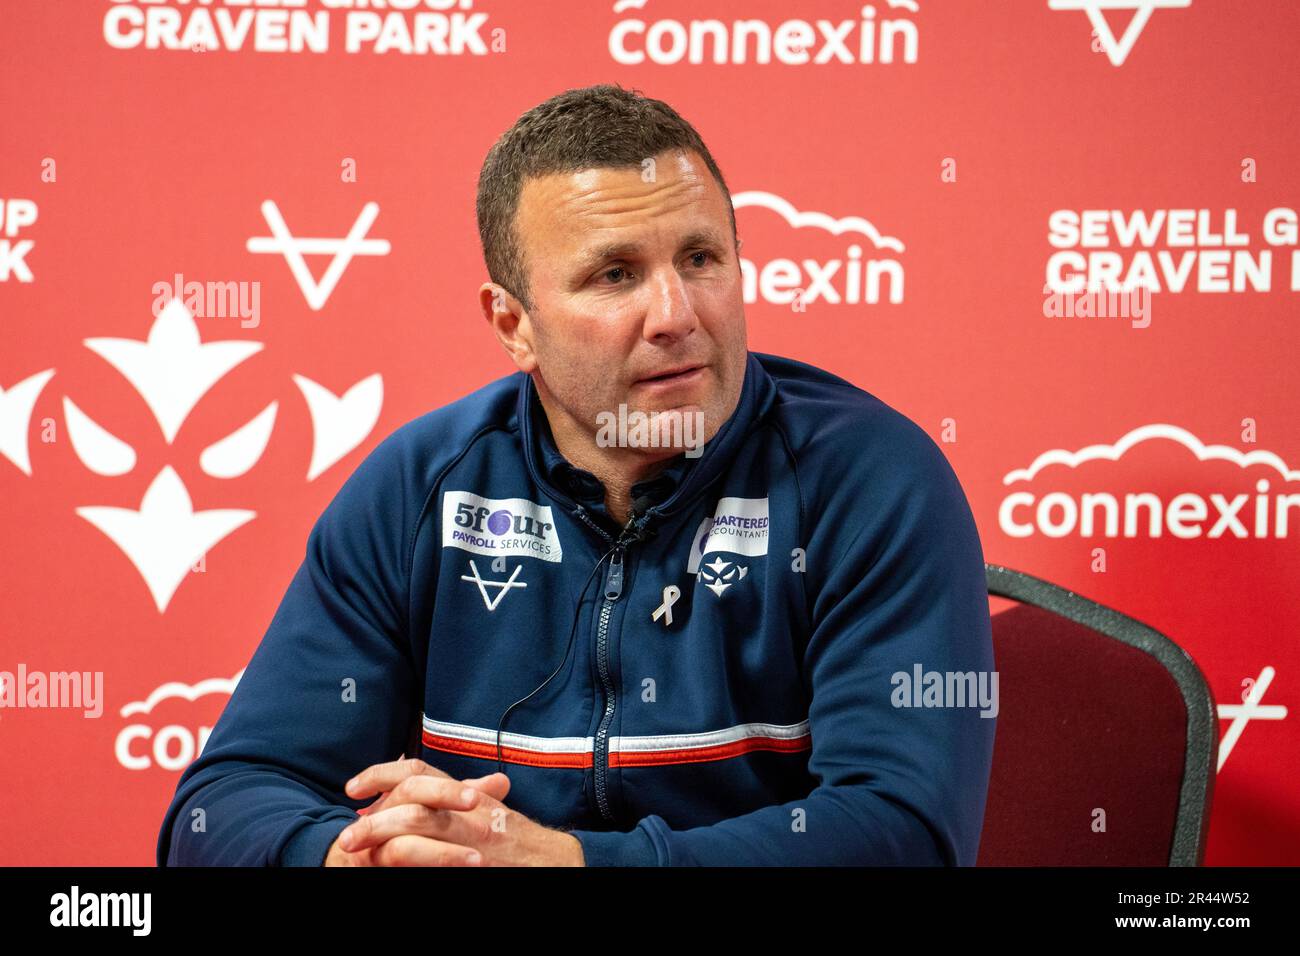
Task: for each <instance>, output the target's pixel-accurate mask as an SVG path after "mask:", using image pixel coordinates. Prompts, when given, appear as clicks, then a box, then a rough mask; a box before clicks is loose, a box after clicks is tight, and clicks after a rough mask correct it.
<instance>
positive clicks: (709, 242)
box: [576, 229, 726, 271]
mask: <svg viewBox="0 0 1300 956" xmlns="http://www.w3.org/2000/svg"><path fill="white" fill-rule="evenodd" d="M693 246H706V247H709V248H714V249H726V244H725V243H723V242H721V241H720V240H719V238H718V234H717V233H716V232H714V231H713V230H712V229H697V230H695V231H694V232H690V233H687V234H686V235H685V236H683V237H682V241H681V243H680V245H679V246H678V251H679V252H682V251H685V250H686V249H689V248H691V247H693ZM640 251H641V244H640V243H636V242H613V243H606V244H605V245H603V246H597V247H596V248H594V249H591V250H590V251H588V252H585V253H583V254H582V256H581V257H580V258H579V260H578V265H577V266H576V268H577V269H578V271H585V270H588V269H594V268H596V266H598V265H600V264H601V263H602V262H607V261H609V260H610V259H622V258H624V257H625V256H632V255H636V254H637V253H638V252H640Z"/></svg>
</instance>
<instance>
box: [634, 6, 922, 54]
mask: <svg viewBox="0 0 1300 956" xmlns="http://www.w3.org/2000/svg"><path fill="white" fill-rule="evenodd" d="M652 2H653V0H617V2H616V3H615V4H614V13H616V14H618V15H619V16H621V17H623V19H621V20H619V21H618V22H617V23H616V24H615V25H614V27H613V29H611V30H610V31H609V55H610V56H611V57H612V58H613V60H614V62H615V63H621V64H623V65H624V66H634V65H636V64H638V63H645V62H646V61H647V60H649V61H650V62H651V63H658V64H659V65H661V66H669V65H673V64H677V63H688V64H691V65H699V64H702V63H709V64H715V65H718V66H723V65H731V64H741V63H755V64H758V65H760V66H768V65H770V64H772V63H776V64H779V65H781V66H823V65H825V64H827V63H850V64H854V63H856V64H872V63H885V64H889V63H894V62H902V63H915V62H916V56H917V47H918V46H919V45H920V35H919V31H918V29H917V25H916V23H915V22H913V21H912V20H910V19H905V17H906V16H908V15H910V14H915V13H919V12H920V10H921V8H920V6H919V5H918V4H917V2H916V0H885V2H886V3H887V4H888V5H889V8H888V10H886V11H885V14H886V15H885V16H880V15H879V12H878V10H877V8H876V5H875V4H871V3H867V4H862V5H861V6H858V5H857V4H849V5H848V8H849V9H854V8H856V9H854V12H855V13H857V14H858V19H856V20H851V19H843V18H840V19H835V20H828V19H824V18H818V19H813V20H804V19H802V18H791V19H787V20H780V21H776V22H772V21H770V20H766V19H763V18H762V17H759V16H752V15H750V16H746V14H752V13H753V12H754V11H752V10H746V9H744V7H745V5H744V4H739V3H736V2H735V0H727V2H726V3H725V4H724V3H716V2H715V3H712V4H697V5H696V6H705V7H711V8H712V9H706V10H705V11H704V12H705V14H706V17H705V18H703V19H699V20H689V21H687V22H685V23H683V22H682V21H681V20H673V19H670V18H666V17H655V16H654V15H653V10H651V12H650V14H649V18H647V14H646V9H647V7H651V5H652ZM821 5H822V6H823V7H824V8H825V9H826V12H828V13H831V12H834V13H838V12H839V10H836V9H835V8H836V7H837V6H838V7H839V9H840V10H842V9H844V6H843V5H842V4H835V3H833V2H827V0H821ZM801 6H803V7H804V8H805V9H801V10H800V11H799V12H800V13H805V12H807V9H806V8H807V7H810V6H812V4H803V5H801ZM737 8H739V9H737ZM724 12H725V14H726V15H727V16H734V15H735V14H736V13H740V14H741V15H740V17H738V18H736V19H732V20H730V21H727V20H723V19H722V17H721V16H708V14H713V13H717V14H723V13H724ZM900 13H901V14H902V16H899V14H900Z"/></svg>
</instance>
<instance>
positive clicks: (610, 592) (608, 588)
mask: <svg viewBox="0 0 1300 956" xmlns="http://www.w3.org/2000/svg"><path fill="white" fill-rule="evenodd" d="M622 594H623V546H622V545H619V546H618V547H617V548H615V549H614V559H613V560H612V561H611V562H610V564H609V577H607V578H606V579H605V600H606V601H617V600H618V599H619V597H620V596H621V595H622Z"/></svg>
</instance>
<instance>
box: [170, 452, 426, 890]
mask: <svg viewBox="0 0 1300 956" xmlns="http://www.w3.org/2000/svg"><path fill="white" fill-rule="evenodd" d="M400 468H401V463H400V458H399V456H398V455H397V454H396V449H395V447H394V443H393V441H392V440H391V437H390V439H389V440H387V441H385V442H383V443H381V444H380V446H379V447H378V448H376V449H375V451H374V452H372V453H371V455H370V456H369V457H368V458H367V459H366V460H365V461H363V462H362V463H361V465H360V466H358V468H357V470H356V472H355V473H354V474H353V475H352V477H351V478H349V479H348V481H347V482H346V483H345V484H344V486H343V488H342V489H341V490H340V491H339V493H338V494H337V495H336V497H335V498H334V500H333V501H332V502H331V503H330V505H329V506H328V507H327V508H326V510H325V511H324V513H323V514H322V515H321V516H320V518H319V519H318V520H317V522H316V524H315V525H314V527H313V528H312V531H311V534H310V535H309V537H308V541H307V549H306V556H305V558H304V560H303V562H302V564H301V566H300V567H299V568H298V570H297V573H296V574H295V575H294V577H293V580H292V581H291V583H290V584H289V588H288V590H287V592H286V593H285V595H284V597H283V599H282V600H281V603H280V606H279V608H278V610H277V611H276V613H275V616H274V618H273V619H272V621H271V624H270V627H269V628H268V630H267V631H266V634H265V636H264V637H263V638H262V642H261V644H260V645H259V646H258V648H257V650H256V652H255V653H254V654H253V657H252V660H251V661H250V662H249V664H248V666H247V668H246V669H245V671H244V674H243V677H242V678H241V679H240V681H239V683H238V685H237V686H236V687H235V690H234V693H233V694H232V696H231V698H230V701H229V702H228V703H227V705H226V708H225V710H224V711H223V712H222V714H221V717H220V718H219V719H218V721H217V724H216V726H215V727H214V728H213V731H212V734H211V736H210V737H209V738H208V741H207V744H206V746H205V747H204V748H203V752H202V753H201V754H200V756H199V757H198V759H197V760H195V761H194V762H193V763H191V764H190V765H189V767H187V768H186V770H185V772H184V773H183V774H182V776H181V778H180V781H179V783H178V785H177V789H176V794H175V796H174V797H173V799H172V802H171V805H170V806H169V807H168V809H167V812H166V815H165V817H164V819H163V823H162V829H161V831H160V833H159V837H158V846H157V861H158V865H159V866H194V865H198V866H297V865H301V866H319V865H321V864H322V863H323V862H324V858H325V853H326V851H327V850H328V848H329V846H330V844H331V843H333V842H334V839H335V838H336V837H337V836H338V834H339V832H340V831H341V830H342V829H343V828H344V827H345V826H347V824H348V823H350V822H351V821H352V820H355V819H357V816H358V814H357V812H356V811H357V810H358V809H360V808H361V807H362V806H364V804H365V803H367V802H369V801H364V802H363V801H356V800H352V799H351V798H349V797H348V796H347V795H346V794H344V792H343V786H344V784H345V783H346V782H347V781H348V780H349V779H350V778H351V777H353V776H354V775H355V774H356V773H358V772H359V771H360V770H362V769H364V768H365V767H366V766H368V765H370V764H372V763H377V762H381V761H384V760H392V759H395V758H396V757H398V756H400V755H401V753H402V750H403V748H404V747H405V746H406V744H407V740H408V734H409V732H410V729H411V728H412V727H413V726H414V721H415V718H416V715H415V709H416V699H415V692H414V687H415V683H414V673H415V670H414V666H413V664H412V659H411V655H410V651H409V644H408V642H407V639H406V631H407V622H406V608H407V598H406V594H407V585H406V576H405V572H404V569H403V565H404V561H405V555H404V553H403V544H404V542H405V539H406V535H405V534H404V533H403V532H404V527H405V518H406V513H405V502H406V501H407V500H408V498H407V494H406V493H404V488H403V484H402V475H401V471H400Z"/></svg>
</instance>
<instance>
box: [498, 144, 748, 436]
mask: <svg viewBox="0 0 1300 956" xmlns="http://www.w3.org/2000/svg"><path fill="white" fill-rule="evenodd" d="M516 229H517V231H518V235H519V237H520V243H521V245H522V246H523V255H524V262H525V265H526V268H527V269H528V270H529V276H530V293H531V297H532V300H533V309H532V310H531V312H523V313H522V314H521V315H520V317H519V324H518V328H517V334H516V336H515V338H516V343H515V347H514V348H513V349H511V351H512V354H513V355H514V358H515V361H516V363H517V364H518V365H519V367H520V368H521V369H523V370H524V371H525V372H528V373H529V374H532V375H533V378H534V381H535V382H536V383H537V387H538V394H539V396H541V398H542V401H543V405H544V407H545V408H546V412H547V416H548V418H549V419H550V421H551V424H552V428H553V429H554V430H556V431H557V434H558V432H559V430H560V429H561V428H562V429H564V430H565V434H567V435H569V436H574V435H581V434H583V433H585V434H586V435H587V436H591V440H593V441H594V436H595V433H596V431H597V430H598V428H599V420H598V419H597V414H598V413H600V412H610V413H614V414H617V412H618V406H619V404H620V403H625V404H626V405H627V410H628V412H629V413H630V412H632V411H636V410H639V411H642V412H644V413H645V414H646V415H647V416H651V417H653V415H654V413H656V412H664V411H669V410H673V409H676V410H678V411H680V412H682V413H683V415H686V414H693V413H695V412H696V411H701V412H703V413H704V433H703V435H702V436H697V439H696V440H697V441H707V440H708V439H709V438H711V437H712V436H713V435H714V434H715V433H716V432H717V430H718V429H719V428H720V427H721V426H722V424H723V423H724V422H725V421H726V420H727V418H728V417H730V415H731V413H732V412H733V411H734V410H735V407H736V404H737V402H738V400H739V397H740V389H741V384H742V382H743V379H744V374H745V361H746V351H747V348H748V346H747V343H746V331H745V314H744V303H743V300H742V288H741V276H740V264H739V258H738V256H737V250H736V245H735V242H734V239H733V234H732V230H731V220H730V217H729V215H728V204H727V200H726V198H725V197H724V195H723V193H722V190H721V188H720V187H719V186H718V184H717V182H716V181H715V180H714V178H713V176H712V174H710V172H709V170H708V167H707V166H706V165H705V163H704V161H703V160H702V159H701V158H700V157H699V155H698V154H697V153H694V152H687V153H683V152H679V151H668V152H665V153H662V154H660V155H659V156H657V157H655V158H654V163H653V166H651V165H650V164H646V165H645V167H644V168H642V169H589V170H583V171H581V172H578V173H571V174H555V175H548V176H544V177H539V178H534V179H529V180H527V181H526V183H525V185H524V188H523V191H522V194H521V196H520V201H519V208H518V213H517V218H516ZM507 348H510V346H509V345H507ZM683 368H690V369H692V371H689V372H687V373H685V374H681V375H676V376H672V377H668V378H659V379H658V380H655V378H656V377H659V376H662V375H663V374H664V373H666V372H670V371H676V370H679V369H683ZM557 416H558V421H557ZM680 451H681V447H680V446H679V447H678V448H677V450H675V451H674V450H668V449H663V448H652V449H644V450H641V451H640V454H643V455H645V456H646V457H647V458H648V459H651V460H658V459H663V458H666V457H670V456H672V455H675V454H678V453H680Z"/></svg>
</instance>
